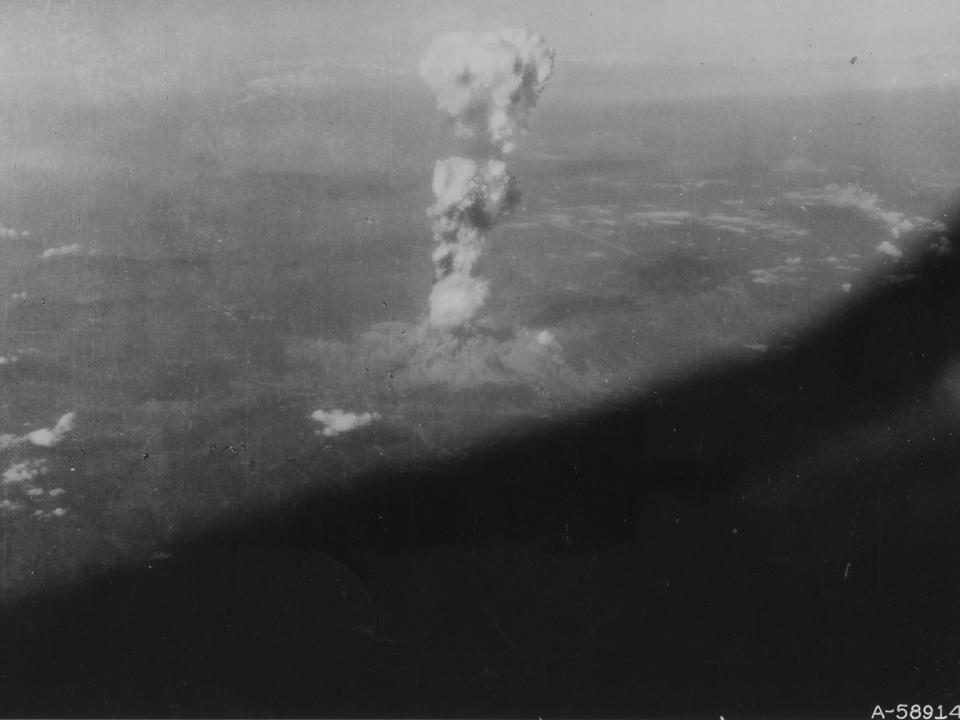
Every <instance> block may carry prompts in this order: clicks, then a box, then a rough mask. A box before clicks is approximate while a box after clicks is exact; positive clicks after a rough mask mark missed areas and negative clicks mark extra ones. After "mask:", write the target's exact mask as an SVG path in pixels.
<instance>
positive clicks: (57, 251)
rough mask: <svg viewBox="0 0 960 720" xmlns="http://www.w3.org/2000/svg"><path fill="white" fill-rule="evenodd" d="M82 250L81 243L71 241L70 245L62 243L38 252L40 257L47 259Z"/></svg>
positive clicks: (78, 252)
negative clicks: (59, 245) (60, 245)
mask: <svg viewBox="0 0 960 720" xmlns="http://www.w3.org/2000/svg"><path fill="white" fill-rule="evenodd" d="M82 252H83V245H81V244H80V243H73V244H72V245H63V246H62V247H56V248H47V249H46V250H44V251H43V252H42V253H40V259H41V260H49V259H50V258H56V257H63V256H65V255H80V254H81V253H82Z"/></svg>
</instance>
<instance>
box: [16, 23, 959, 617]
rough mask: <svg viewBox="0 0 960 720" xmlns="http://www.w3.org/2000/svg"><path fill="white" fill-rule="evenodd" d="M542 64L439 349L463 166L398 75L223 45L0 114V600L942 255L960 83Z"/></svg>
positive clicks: (389, 466)
mask: <svg viewBox="0 0 960 720" xmlns="http://www.w3.org/2000/svg"><path fill="white" fill-rule="evenodd" d="M37 7H39V5H38V6H37ZM48 11H49V12H54V11H51V10H49V8H48ZM38 12H39V11H38ZM65 12H66V11H65ZM17 17H18V18H19V16H17ZM57 17H60V16H57ZM63 17H71V16H69V14H67V15H65V16H63ZM24 22H26V21H24ZM90 33H91V34H90V35H88V36H87V39H88V41H89V42H91V43H92V45H91V46H90V47H86V46H84V47H83V48H81V49H79V50H78V49H77V48H75V47H74V48H72V49H71V50H70V52H72V53H75V54H79V55H80V56H82V57H92V58H94V59H95V58H97V57H99V56H98V55H97V49H98V48H101V47H102V45H101V44H100V43H105V42H106V41H105V40H103V39H102V38H101V36H100V35H98V34H97V30H96V27H95V28H94V29H93V30H91V31H90ZM90 38H92V40H90ZM547 39H548V41H549V40H550V38H547ZM110 47H113V46H112V45H111V46H110ZM556 51H557V64H556V67H555V73H554V78H553V79H552V84H551V85H549V86H548V87H547V89H546V90H545V91H544V93H543V96H542V99H541V100H540V102H539V104H538V105H537V107H536V109H535V110H534V111H533V112H532V113H531V116H530V123H529V130H528V132H527V133H526V134H525V135H524V136H523V137H522V139H521V140H520V141H519V143H518V148H517V150H516V152H514V153H513V154H512V155H511V156H510V170H511V172H512V173H513V174H514V175H515V177H516V179H517V182H518V186H519V190H520V193H521V195H520V201H519V204H518V205H517V206H516V207H514V208H513V209H512V210H510V211H509V212H507V213H506V214H505V215H504V217H503V218H502V219H501V220H500V222H499V224H497V225H495V226H494V227H492V228H491V229H490V231H489V238H488V240H489V242H488V244H487V248H486V251H485V253H484V255H483V257H482V258H481V260H480V262H481V268H482V273H483V276H484V277H485V278H486V279H487V280H488V281H489V284H490V295H489V298H488V299H487V301H486V303H485V305H484V307H483V309H482V310H481V311H480V313H479V315H478V316H477V318H476V320H475V322H474V323H472V324H470V325H469V326H467V327H465V328H456V329H454V330H438V329H437V328H432V327H430V326H429V325H428V323H427V315H428V298H429V297H430V294H431V286H432V283H433V280H434V275H433V267H432V266H431V252H432V250H433V242H432V240H431V236H430V221H429V219H428V217H427V214H426V210H427V208H428V207H429V206H430V205H431V203H432V202H433V197H432V195H431V175H432V173H433V168H434V163H435V162H436V161H437V160H438V159H439V158H441V157H444V156H447V155H452V154H455V153H457V152H462V151H463V148H464V143H463V142H462V141H459V140H457V138H456V137H454V134H453V133H452V131H451V128H450V126H449V122H448V121H446V120H445V119H444V117H443V116H442V115H441V114H439V113H438V112H437V106H436V101H435V99H434V97H433V94H432V93H431V91H430V89H429V88H428V87H426V86H425V85H424V84H423V82H421V80H420V79H419V78H418V77H417V76H416V69H415V67H414V65H413V63H411V64H410V65H409V66H406V65H397V66H392V67H390V66H385V65H372V66H367V65H364V64H363V63H360V62H357V61H356V60H355V59H345V60H343V61H342V62H335V61H331V60H330V59H329V58H327V59H324V60H322V61H321V60H317V59H316V58H309V57H296V56H292V55H291V56H286V57H274V58H272V59H271V58H269V57H248V58H240V59H238V58H237V57H219V56H218V55H217V50H216V45H215V43H214V44H212V45H211V49H209V50H208V56H207V57H206V60H205V62H209V63H212V65H208V66H205V67H214V68H215V70H212V71H210V72H209V73H208V74H206V75H204V76H202V77H198V78H197V81H196V82H195V83H191V82H187V81H184V79H183V78H179V79H178V82H176V83H170V84H169V86H165V85H162V84H161V85H160V86H158V87H159V89H157V88H153V87H151V86H149V85H148V84H149V83H150V82H153V81H156V82H159V80H157V78H159V77H165V76H163V64H162V62H160V61H157V63H158V64H157V65H155V66H150V68H149V70H150V72H147V71H146V70H144V71H143V75H142V76H138V75H137V74H136V73H135V72H133V71H132V70H131V71H129V72H130V74H129V75H124V71H125V70H124V68H120V67H117V66H115V65H114V64H112V62H113V61H112V60H111V59H110V58H107V59H106V60H103V63H102V64H98V63H97V62H92V61H91V62H90V63H87V64H83V63H79V64H77V63H75V64H74V65H73V66H72V67H73V68H74V70H75V71H76V72H77V75H76V76H75V77H74V76H66V75H62V74H61V75H58V74H57V73H53V74H52V75H50V77H47V76H43V77H42V78H40V79H39V80H37V81H36V82H35V83H33V84H26V85H24V86H23V87H21V89H20V91H19V92H11V93H8V94H7V95H6V96H4V97H0V226H2V227H0V471H2V473H3V475H2V478H3V479H2V481H0V529H2V533H0V599H2V600H5V601H6V600H14V599H20V598H23V597H28V596H30V595H31V594H33V593H37V592H39V591H50V590H55V589H57V588H61V587H64V586H66V585H69V584H71V583H74V582H76V581H78V580H83V579H86V578H88V577H91V576H94V575H96V574H98V573H100V572H102V571H104V570H108V569H110V568H114V567H120V566H138V567H139V566H143V565H150V564H162V563H164V562H168V561H169V560H170V559H171V557H172V552H171V547H172V545H173V544H175V543H178V542H180V541H182V540H183V539H184V538H189V537H191V536H194V535H196V534H197V533H200V532H201V531H204V530H206V529H208V528H210V527H214V526H216V525H217V523H219V522H223V521H227V520H229V521H231V522H236V521H237V519H238V518H243V517H244V516H245V515H258V516H259V515H262V514H263V513H264V512H266V513H269V512H270V509H271V508H274V507H277V508H280V507H286V506H288V505H291V504H294V505H295V504H296V502H297V500H298V498H300V497H302V496H305V495H307V494H310V493H311V492H314V491H316V490H317V489H318V488H319V487H324V486H343V487H346V488H349V486H350V483H351V481H352V480H353V479H354V478H357V477H359V476H365V477H370V476H371V475H376V474H377V473H383V474H384V477H385V478H389V473H393V472H396V471H399V470H401V469H403V468H406V467H409V466H412V465H414V464H416V463H418V462H422V461H424V460H446V459H455V458H458V457H468V456H469V454H470V453H471V452H475V451H476V450H477V449H482V448H484V447H488V446H491V445H492V444H495V443H496V442H497V441H498V440H499V439H501V438H504V437H510V436H513V435H515V434H517V433H523V432H526V431H529V430H531V429H536V428H538V427H541V426H544V425H545V424H546V423H552V422H555V421H558V420H560V421H563V420H567V419H570V420H573V419H575V418H577V417H578V416H579V415H580V414H581V413H582V412H584V411H586V410H591V409H599V408H611V407H616V406H621V405H626V404H628V403H630V402H632V401H634V400H635V399H637V398H641V397H644V396H645V394H646V393H647V392H649V391H650V390H651V389H655V388H657V387H658V386H660V385H661V384H663V383H664V382H666V381H670V380H676V379H678V378H685V377H688V376H691V375H693V374H695V373H698V372H701V371H703V370H705V369H710V368H716V367H723V366H726V365H729V364H732V363H737V362H741V361H744V360H749V359H752V358H760V357H766V356H768V355H774V354H776V353H778V352H781V351H786V350H789V349H790V348H791V347H793V344H794V342H795V340H796V338H797V337H798V336H800V335H803V333H805V332H807V331H808V330H810V329H811V328H814V327H816V326H817V325H818V324H819V323H820V322H821V321H822V320H823V319H824V318H827V317H831V316H833V315H835V314H836V313H838V312H839V313H841V314H842V312H843V310H844V308H845V307H847V305H848V304H849V303H850V302H851V301H852V300H855V299H856V298H858V297H859V295H860V293H862V292H863V291H865V290H866V289H867V288H869V287H871V286H872V285H873V284H874V282H875V281H874V278H875V277H878V276H880V275H883V276H884V277H887V278H889V277H893V278H896V277H897V276H898V272H899V270H898V268H900V267H901V266H902V264H903V263H904V262H905V261H906V260H907V259H908V258H909V257H910V256H911V255H912V254H916V253H921V252H922V253H927V252H936V251H937V247H938V246H939V245H938V244H942V245H943V250H944V252H947V251H948V248H947V246H946V240H945V239H944V238H943V235H942V234H943V233H944V232H945V230H946V225H945V222H946V220H947V217H946V215H945V213H946V211H947V208H949V203H950V200H951V197H952V193H953V192H954V191H955V189H956V188H957V187H958V186H960V143H958V141H957V138H958V137H960V86H958V85H957V84H955V83H952V82H946V81H941V82H938V83H933V82H920V81H918V80H916V78H912V79H911V78H909V77H908V78H907V79H906V80H905V81H903V82H902V83H872V84H871V83H859V82H854V81H851V82H849V83H848V82H847V80H846V78H847V75H848V74H849V75H853V74H855V73H858V72H867V71H866V70H864V69H863V68H864V65H865V64H866V63H869V62H870V60H869V58H868V57H867V56H865V55H864V57H863V58H861V59H859V60H858V59H857V58H855V57H853V56H854V55H855V52H861V53H862V51H860V50H856V51H851V52H850V53H849V55H850V57H843V58H838V59H836V61H835V62H834V65H832V66H831V68H832V69H831V70H830V72H831V73H832V75H831V78H833V77H835V78H837V80H836V82H833V81H831V83H828V84H827V85H826V86H819V87H806V86H804V84H803V82H801V81H800V80H798V78H799V79H802V78H803V77H804V73H803V72H802V65H801V66H799V67H801V69H800V70H798V69H797V68H796V67H794V69H793V70H791V71H790V73H792V74H790V73H787V74H786V75H784V83H785V85H786V86H787V87H782V88H777V89H776V90H772V89H771V87H772V86H771V83H774V84H775V83H776V82H777V80H776V76H777V74H776V70H775V68H773V69H770V70H769V72H767V74H765V75H764V74H763V73H762V72H761V74H760V75H756V74H755V75H750V76H749V77H753V78H762V82H761V81H760V80H757V85H756V87H754V86H753V85H751V82H750V81H747V80H743V77H745V76H744V75H742V74H741V72H740V70H739V69H738V68H737V67H734V66H726V65H723V64H722V63H717V62H715V63H712V64H711V63H707V64H706V65H704V63H702V62H701V63H699V64H697V63H696V62H693V61H691V62H689V63H683V62H675V63H667V62H666V61H665V62H664V64H663V66H662V67H659V66H650V65H647V66H644V68H643V69H642V70H639V71H636V72H631V71H630V69H629V68H626V67H624V66H623V64H618V63H616V62H609V61H604V62H600V61H591V60H590V59H583V58H566V57H565V56H564V48H563V46H562V44H560V45H558V46H557V47H556ZM71 57H72V56H71ZM822 62H825V61H822ZM888 67H889V66H882V67H880V68H879V69H877V67H874V69H873V72H874V73H875V75H876V76H879V77H882V76H883V74H884V73H885V72H886V71H887V68H888ZM141 69H142V68H141ZM15 72H16V71H15V70H14V71H11V73H15ZM751 72H753V71H751ZM98 73H100V74H98ZM150 73H153V74H150ZM51 78H52V79H51ZM791 79H792V80H791ZM48 80H49V82H47V81H48ZM794 81H795V82H794ZM791 82H794V84H793V86H790V85H791ZM25 88H26V89H25ZM958 378H960V367H958V368H957V372H951V373H948V374H947V375H946V376H945V377H944V379H943V380H942V381H940V384H939V385H938V391H937V393H938V397H939V401H938V402H939V403H940V405H938V406H937V407H938V413H939V414H936V413H934V415H935V417H934V416H929V417H927V416H924V417H925V418H927V419H929V423H930V425H929V428H932V430H931V432H938V433H939V432H941V431H945V430H944V428H945V427H947V426H948V425H949V423H948V422H947V421H946V420H944V418H945V417H948V414H949V413H947V410H945V409H944V408H948V409H949V408H953V409H954V410H956V409H960V408H958V404H960V379H958ZM918 402H919V401H918ZM911 417H913V416H911ZM930 418H932V419H930ZM914 421H916V418H915V417H913V420H910V419H907V420H904V423H905V425H904V426H901V431H902V433H901V435H900V436H898V437H901V439H902V437H906V435H904V434H903V433H906V434H909V433H908V432H907V430H906V429H904V428H905V427H906V426H908V425H910V424H911V423H913V422H914ZM924 422H926V420H925V421H924ZM888 429H889V428H888ZM925 431H926V430H923V431H922V432H925ZM917 432H918V433H921V431H919V430H918V431H917ZM871 442H874V441H872V440H871V441H869V442H868V443H867V444H868V445H869V444H870V443H871ZM884 442H888V443H890V442H894V441H893V440H890V439H889V438H888V439H887V440H876V441H875V443H876V444H882V443H884ZM875 446H876V445H875ZM886 447H887V448H888V449H889V448H890V447H892V446H890V445H887V446H886ZM784 472H786V470H784ZM944 480H946V476H944ZM768 482H769V480H768ZM794 499H796V498H794ZM780 502H782V503H788V502H790V501H789V500H786V499H781V501H780Z"/></svg>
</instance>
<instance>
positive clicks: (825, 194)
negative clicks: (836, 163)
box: [784, 183, 930, 238]
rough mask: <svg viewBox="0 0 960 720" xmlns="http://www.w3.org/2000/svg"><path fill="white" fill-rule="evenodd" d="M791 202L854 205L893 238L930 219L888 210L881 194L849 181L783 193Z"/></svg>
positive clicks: (850, 206) (849, 206)
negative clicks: (881, 203)
mask: <svg viewBox="0 0 960 720" xmlns="http://www.w3.org/2000/svg"><path fill="white" fill-rule="evenodd" d="M784 198H786V200H788V201H789V202H793V203H797V204H799V205H800V206H801V207H803V206H804V205H827V206H830V207H840V208H852V209H854V210H858V211H859V212H861V213H862V214H863V215H865V216H866V217H867V218H869V219H870V220H872V221H874V222H876V223H878V224H880V225H882V226H884V227H885V228H886V229H887V231H888V232H889V233H890V234H891V235H892V236H893V237H894V238H899V237H900V236H901V235H903V234H904V233H908V232H911V231H913V230H915V229H916V228H917V226H918V225H928V224H930V221H929V220H927V219H925V218H921V217H912V218H910V217H907V216H906V215H905V214H903V213H901V212H896V211H894V210H885V209H884V208H882V207H881V205H880V197H879V196H878V195H876V194H875V193H872V192H868V191H867V190H864V189H863V188H861V187H860V186H859V185H856V184H854V183H849V184H847V185H839V184H837V183H830V184H829V185H826V186H824V187H822V188H815V189H809V190H801V191H797V192H789V193H786V194H785V195H784Z"/></svg>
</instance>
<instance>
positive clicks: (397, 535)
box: [0, 237, 960, 718]
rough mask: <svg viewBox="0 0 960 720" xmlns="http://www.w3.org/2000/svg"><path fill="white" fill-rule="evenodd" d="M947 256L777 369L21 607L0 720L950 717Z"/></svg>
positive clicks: (233, 532) (309, 505)
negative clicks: (891, 713)
mask: <svg viewBox="0 0 960 720" xmlns="http://www.w3.org/2000/svg"><path fill="white" fill-rule="evenodd" d="M948 240H949V241H950V243H948V245H953V246H954V249H953V252H941V251H935V250H929V249H924V250H923V251H922V252H920V253H919V255H918V257H916V258H915V259H913V260H910V261H908V262H907V261H905V262H904V263H902V264H901V265H900V266H899V269H898V270H897V271H896V273H895V274H891V275H890V276H889V277H880V278H877V279H876V283H875V287H874V289H873V290H872V291H871V292H870V293H867V294H866V295H864V296H863V297H861V298H859V299H857V300H856V301H855V302H853V303H851V304H850V305H848V306H846V307H844V308H842V309H841V310H839V311H838V312H837V313H836V314H835V315H834V316H833V317H831V318H829V319H828V320H827V321H826V322H825V323H824V324H823V325H822V326H820V327H819V328H817V329H815V330H814V331H812V332H810V333H809V334H807V335H806V336H805V337H802V338H800V339H799V340H798V342H797V343H796V345H795V347H794V348H793V349H790V350H786V351H784V352H782V353H779V354H776V355H774V356H772V357H768V358H764V359H763V360H761V361H757V362H753V363H749V364H739V365H736V366H732V367H730V366H727V367H717V368H715V369H712V370H707V371H704V372H703V373H701V374H700V375H698V376H696V377H692V378H688V379H685V380H682V381H679V382H676V383H674V384H671V385H668V386H664V387H662V388H660V389H659V390H658V391H657V392H654V393H651V394H649V395H647V396H644V397H643V398H639V399H637V400H636V401H635V403H634V404H633V405H632V406H629V407H622V408H616V409H608V410H605V411H603V412H598V413H596V414H594V415H593V416H587V417H583V418H580V419H579V420H578V421H576V422H570V423H568V424H563V425H559V426H556V427H552V428H549V429H546V430H543V431H541V432H539V433H537V434H533V435H529V436H526V437H520V438H514V439H510V440H504V441H503V443H502V444H499V445H497V446H494V447H491V448H489V449H488V450H486V451H484V452H481V453H478V454H477V455H476V456H475V457H471V458H469V459H467V460H464V461H459V462H455V463H448V464H439V465H437V466H433V467H426V468H422V469H419V470H407V471H404V472H403V473H401V474H398V475H397V476H393V477H386V476H380V477H364V478H359V479H358V480H357V482H356V484H355V485H353V486H352V487H351V489H349V490H336V491H335V490H329V491H324V492H321V493H318V494H317V495H316V496H314V497H312V498H310V499H308V500H306V501H305V502H302V503H300V504H298V505H297V506H296V507H292V508H289V509H288V510H286V511H284V512H283V513H276V514H274V515H272V516H270V517H262V518H259V519H257V520H254V521H249V522H245V523H244V524H243V526H237V527H222V528H220V529H218V530H216V531H211V532H210V533H209V534H208V535H206V536H205V537H203V538H201V539H199V540H194V541H191V542H189V543H184V544H183V545H182V546H181V547H175V548H172V549H171V550H172V553H173V557H172V558H171V559H169V560H166V561H163V562H158V563H155V564H153V566H152V567H144V568H142V569H135V570H123V571H116V572H114V573H111V574H107V575H104V576H100V577H97V578H93V579H91V580H89V581H88V582H87V583H85V584H84V585H83V586H81V587H79V588H78V589H75V590H72V591H70V592H68V593H65V594H62V595H59V596H55V597H50V598H43V599H36V600H33V601H29V602H25V603H23V604H21V605H20V606H17V607H14V608H10V609H8V610H7V611H6V613H5V614H4V616H3V618H2V621H0V712H2V713H3V714H5V715H9V716H23V715H46V716H50V715H53V716H58V715H73V716H76V715H96V716H110V715H120V716H134V715H152V716H157V715H161V716H171V715H203V716H210V715H231V716H237V715H257V716H264V715H266V716H281V715H314V716H317V715H321V716H322V715H327V716H329V715H335V716H345V715H365V716H370V715H389V716H405V715H429V716H438V715H470V716H476V715H510V716H517V715H556V714H563V715H591V716H592V715H632V716H637V715H639V716H663V715H681V716H690V715H697V714H699V715H704V716H712V717H718V716H719V715H721V714H723V715H726V716H743V715H754V716H756V715H761V714H763V715H768V716H770V715H809V714H814V715H831V716H835V715H849V716H855V717H864V718H866V717H870V715H871V713H872V712H873V710H874V707H875V706H876V705H878V704H879V705H882V706H883V707H884V708H892V707H894V706H895V705H896V704H898V703H921V704H923V703H929V704H931V705H933V706H934V708H936V706H937V705H942V706H943V708H944V710H943V712H944V713H946V712H949V710H950V709H951V708H952V707H953V706H954V705H955V704H957V703H960V619H958V618H960V570H958V568H957V561H956V558H957V557H958V554H960V489H958V487H957V486H958V482H957V481H958V480H960V447H958V441H957V438H956V437H954V431H955V430H956V431H957V434H960V427H958V426H957V424H956V422H955V414H956V408H957V405H956V403H955V402H954V401H952V400H950V399H949V398H944V397H943V396H942V395H941V394H937V393H935V392H933V391H934V389H935V388H938V387H941V384H939V383H941V380H942V377H943V374H944V373H945V372H946V371H947V370H948V369H949V368H950V366H951V363H952V362H954V361H955V360H956V359H957V350H958V349H960V243H957V242H956V240H957V238H956V237H950V238H948ZM922 244H923V245H924V246H925V247H926V246H928V245H929V242H926V241H925V242H923V243H922ZM941 250H942V248H941Z"/></svg>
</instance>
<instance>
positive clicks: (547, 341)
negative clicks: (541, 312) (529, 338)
mask: <svg viewBox="0 0 960 720" xmlns="http://www.w3.org/2000/svg"><path fill="white" fill-rule="evenodd" d="M537 342H538V343H540V344H541V345H553V344H554V343H556V342H557V339H556V338H555V337H554V336H553V333H552V332H550V331H549V330H541V331H540V332H538V333H537Z"/></svg>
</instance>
